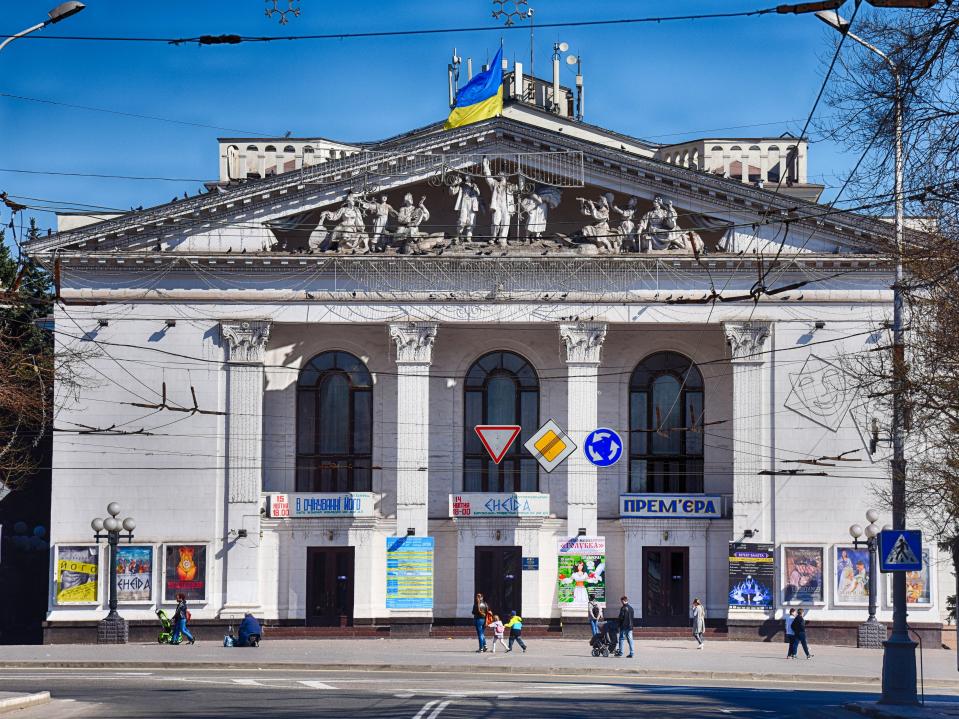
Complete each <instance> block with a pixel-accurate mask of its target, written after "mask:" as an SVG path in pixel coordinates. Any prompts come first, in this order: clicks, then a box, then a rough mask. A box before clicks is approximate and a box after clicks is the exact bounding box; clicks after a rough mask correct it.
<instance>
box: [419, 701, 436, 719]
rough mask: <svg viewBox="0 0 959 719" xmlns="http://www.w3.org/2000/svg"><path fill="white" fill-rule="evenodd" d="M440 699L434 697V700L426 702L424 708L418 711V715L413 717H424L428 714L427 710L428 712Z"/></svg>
mask: <svg viewBox="0 0 959 719" xmlns="http://www.w3.org/2000/svg"><path fill="white" fill-rule="evenodd" d="M438 701H439V699H433V700H432V701H428V702H426V704H424V705H423V707H422V709H420V710H419V711H418V712H416V715H415V716H414V717H413V719H423V717H425V716H426V712H428V711H429V710H430V709H431V708H432V707H433V705H434V704H436V703H437V702H438Z"/></svg>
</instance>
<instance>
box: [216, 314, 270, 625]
mask: <svg viewBox="0 0 959 719" xmlns="http://www.w3.org/2000/svg"><path fill="white" fill-rule="evenodd" d="M270 326H271V324H270V321H269V320H224V321H222V322H221V323H220V334H221V336H222V338H223V340H224V345H225V348H226V362H227V369H226V378H227V379H226V413H227V414H226V463H225V464H226V481H227V491H226V500H227V505H226V512H225V527H224V532H223V533H224V535H225V536H224V537H223V540H224V549H225V552H224V554H225V561H224V570H223V571H224V574H225V588H226V591H225V597H224V604H223V607H222V609H221V611H220V615H221V616H224V617H233V616H242V615H243V613H244V612H247V611H252V610H255V609H257V608H259V606H260V576H259V569H260V562H259V544H260V513H259V507H260V492H261V489H262V485H263V464H262V458H263V358H264V355H265V353H266V345H267V342H268V341H269V338H270ZM241 530H245V534H246V536H245V537H243V536H240V535H241V534H243V532H241Z"/></svg>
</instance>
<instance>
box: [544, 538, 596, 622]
mask: <svg viewBox="0 0 959 719" xmlns="http://www.w3.org/2000/svg"><path fill="white" fill-rule="evenodd" d="M557 554H558V557H557V565H558V570H557V592H556V595H557V602H559V605H560V606H561V607H582V608H583V611H585V610H586V605H587V604H589V600H590V599H591V598H592V599H595V600H596V601H597V602H599V604H600V606H605V605H606V538H605V537H571V538H570V539H561V540H559V551H558V553H557Z"/></svg>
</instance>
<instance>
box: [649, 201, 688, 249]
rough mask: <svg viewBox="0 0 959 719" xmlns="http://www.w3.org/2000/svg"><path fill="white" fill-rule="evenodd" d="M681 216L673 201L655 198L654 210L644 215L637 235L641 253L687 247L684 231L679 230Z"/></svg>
mask: <svg viewBox="0 0 959 719" xmlns="http://www.w3.org/2000/svg"><path fill="white" fill-rule="evenodd" d="M678 218H679V214H678V213H677V212H676V208H674V207H673V203H672V201H671V200H663V198H662V197H660V196H659V195H657V196H656V197H654V198H653V209H651V210H650V211H649V212H647V213H646V214H645V215H643V219H642V220H640V222H639V227H638V228H637V234H638V235H639V244H640V251H641V252H649V251H656V250H660V251H662V250H679V249H684V248H685V247H686V241H685V239H684V238H683V233H682V230H680V229H679V222H678Z"/></svg>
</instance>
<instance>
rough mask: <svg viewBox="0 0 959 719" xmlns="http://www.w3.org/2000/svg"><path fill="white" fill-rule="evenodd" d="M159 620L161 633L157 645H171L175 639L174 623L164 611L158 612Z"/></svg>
mask: <svg viewBox="0 0 959 719" xmlns="http://www.w3.org/2000/svg"><path fill="white" fill-rule="evenodd" d="M156 615H157V619H159V620H160V633H159V634H157V644H169V643H170V639H171V638H172V637H173V622H171V621H170V617H168V616H167V615H166V612H164V611H163V610H162V609H157V610H156Z"/></svg>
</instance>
